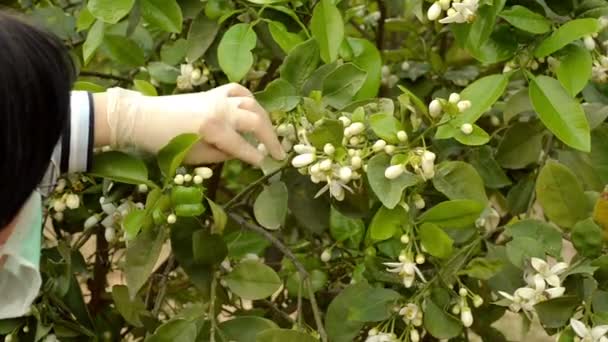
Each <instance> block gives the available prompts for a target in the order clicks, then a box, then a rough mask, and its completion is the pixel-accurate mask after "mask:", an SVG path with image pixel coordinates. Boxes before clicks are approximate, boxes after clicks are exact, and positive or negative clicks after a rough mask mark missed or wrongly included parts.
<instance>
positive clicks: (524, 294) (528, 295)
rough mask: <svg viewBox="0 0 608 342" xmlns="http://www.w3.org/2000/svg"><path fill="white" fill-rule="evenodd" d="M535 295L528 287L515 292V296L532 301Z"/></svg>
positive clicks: (534, 291)
mask: <svg viewBox="0 0 608 342" xmlns="http://www.w3.org/2000/svg"><path fill="white" fill-rule="evenodd" d="M535 295H536V290H534V289H531V288H529V287H521V288H519V289H517V290H516V291H515V296H518V297H521V298H523V299H527V300H529V299H532V298H534V296H535Z"/></svg>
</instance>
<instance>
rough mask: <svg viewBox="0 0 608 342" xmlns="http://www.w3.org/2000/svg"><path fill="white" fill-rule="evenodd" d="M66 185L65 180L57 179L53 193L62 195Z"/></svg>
mask: <svg viewBox="0 0 608 342" xmlns="http://www.w3.org/2000/svg"><path fill="white" fill-rule="evenodd" d="M66 185H67V182H66V181H65V179H63V178H62V179H59V180H58V181H57V184H56V185H55V192H57V193H62V192H63V190H65V187H66Z"/></svg>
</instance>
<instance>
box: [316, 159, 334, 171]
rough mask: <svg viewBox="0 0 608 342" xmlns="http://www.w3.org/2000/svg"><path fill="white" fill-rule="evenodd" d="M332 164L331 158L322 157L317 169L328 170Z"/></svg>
mask: <svg viewBox="0 0 608 342" xmlns="http://www.w3.org/2000/svg"><path fill="white" fill-rule="evenodd" d="M332 165H333V163H332V162H331V159H324V160H323V161H321V162H320V163H319V169H320V170H321V171H329V170H331V167H332Z"/></svg>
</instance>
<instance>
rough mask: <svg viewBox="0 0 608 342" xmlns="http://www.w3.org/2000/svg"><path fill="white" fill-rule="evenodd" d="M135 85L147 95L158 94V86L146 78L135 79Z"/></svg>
mask: <svg viewBox="0 0 608 342" xmlns="http://www.w3.org/2000/svg"><path fill="white" fill-rule="evenodd" d="M133 85H134V86H135V89H136V90H137V91H139V92H140V93H142V94H143V95H145V96H158V92H157V91H156V87H154V86H153V85H152V84H150V82H148V81H144V80H134V81H133Z"/></svg>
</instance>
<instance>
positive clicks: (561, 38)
mask: <svg viewBox="0 0 608 342" xmlns="http://www.w3.org/2000/svg"><path fill="white" fill-rule="evenodd" d="M598 30H599V24H598V21H597V19H593V18H586V19H574V20H570V21H568V22H566V23H565V24H563V25H562V26H560V27H559V28H558V29H557V30H555V31H554V32H553V34H552V35H551V36H549V37H548V38H547V39H545V40H544V41H543V42H542V43H540V45H539V46H538V47H537V48H536V50H534V57H536V58H542V57H546V56H548V55H550V54H552V53H554V52H555V51H557V50H560V49H561V48H563V47H564V46H566V45H568V44H570V43H571V42H573V41H575V40H577V39H580V38H582V37H584V36H587V35H591V34H593V33H596V32H597V31H598Z"/></svg>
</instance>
